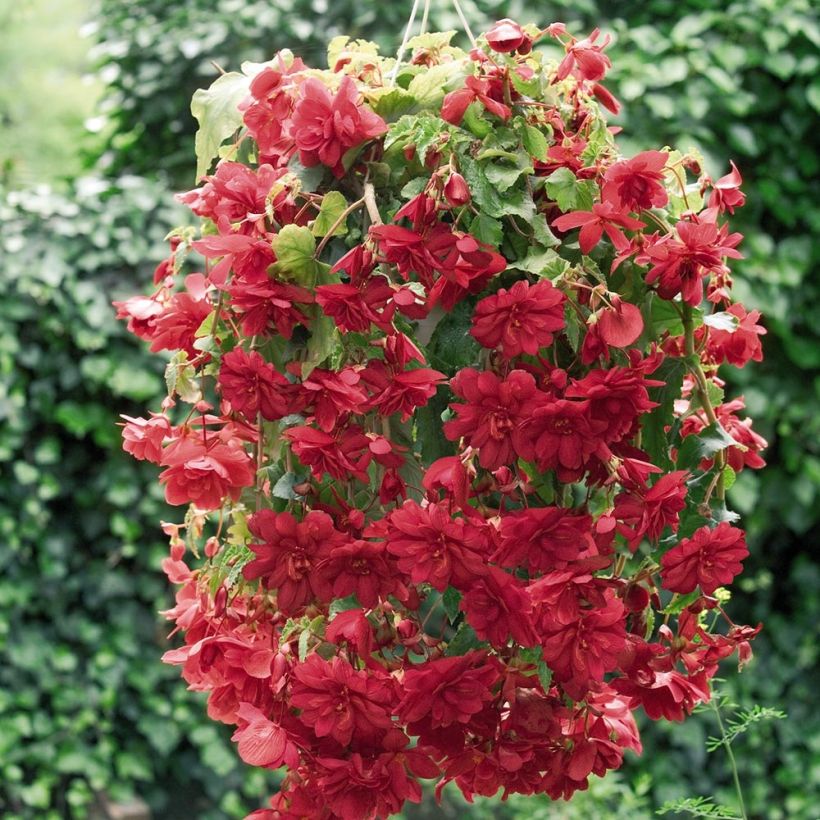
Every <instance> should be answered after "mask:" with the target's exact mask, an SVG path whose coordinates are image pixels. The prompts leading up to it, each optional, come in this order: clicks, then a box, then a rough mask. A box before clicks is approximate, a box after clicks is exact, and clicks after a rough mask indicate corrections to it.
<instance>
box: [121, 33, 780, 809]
mask: <svg viewBox="0 0 820 820" xmlns="http://www.w3.org/2000/svg"><path fill="white" fill-rule="evenodd" d="M453 34H454V32H444V33H431V34H423V35H420V36H417V37H415V38H412V39H410V40H409V42H408V43H406V45H407V48H406V49H402V53H403V52H405V51H406V53H407V55H408V57H407V59H406V61H405V60H402V59H401V57H402V54H400V56H399V58H397V59H393V58H386V57H382V56H380V55H379V53H378V50H377V48H376V46H375V45H373V44H372V43H369V42H364V41H352V40H350V39H348V38H346V37H338V38H335V39H334V40H333V41H332V42H331V43H330V47H329V52H328V56H329V60H328V65H329V67H328V68H327V69H315V68H311V67H309V66H307V65H306V64H305V63H303V62H302V60H301V59H299V58H298V57H295V56H294V55H292V54H291V53H290V52H280V53H278V54H277V55H276V56H275V57H274V58H273V59H272V60H271V61H270V62H268V63H264V64H244V65H243V66H242V72H241V73H228V74H223V76H220V77H219V78H218V79H217V80H216V81H215V83H214V84H213V85H212V86H211V88H210V89H208V90H207V91H200V92H197V94H196V95H195V98H194V102H193V105H192V110H193V112H194V114H195V115H196V116H197V118H198V120H199V123H200V130H199V133H198V135H197V142H196V149H197V158H198V171H197V176H198V183H199V186H198V187H196V188H195V189H194V190H191V191H189V192H187V193H184V194H181V195H180V197H179V198H180V199H181V201H182V202H184V203H185V204H187V205H188V206H189V208H190V209H191V211H192V212H193V213H194V214H195V215H196V216H197V217H199V218H200V219H201V224H200V227H199V228H197V229H193V228H190V227H183V228H180V229H179V230H177V231H174V232H173V233H172V234H171V235H170V237H169V240H170V255H169V256H168V258H167V260H166V261H165V262H163V263H162V264H161V265H160V266H159V267H158V268H157V271H156V275H155V277H154V283H153V289H152V291H151V292H150V294H148V295H144V296H136V297H133V298H131V299H128V300H126V301H123V302H120V303H117V307H118V311H119V315H120V316H121V317H122V318H123V319H126V320H127V321H128V326H129V328H130V329H131V330H132V331H133V332H134V333H135V334H136V335H137V336H139V337H140V338H142V339H144V340H146V341H148V342H150V344H151V349H152V350H153V351H157V352H160V351H170V354H169V361H168V365H167V371H166V381H167V386H168V398H167V400H166V401H165V402H164V404H163V406H162V407H161V408H156V409H155V411H154V412H151V413H150V414H149V416H148V417H147V418H130V417H127V418H126V419H125V422H124V427H123V435H124V447H125V449H126V450H128V451H129V452H131V453H133V455H134V456H135V457H136V458H140V459H145V460H148V461H152V462H154V463H156V464H157V465H158V466H159V467H160V468H161V472H160V473H159V481H160V482H161V483H162V485H163V486H164V488H165V494H166V499H167V501H168V502H169V503H170V504H172V505H179V506H180V507H183V508H187V511H186V512H184V515H183V514H182V513H181V514H180V518H181V519H182V520H181V521H179V522H178V523H166V524H164V525H163V526H164V529H165V531H166V533H167V534H168V535H169V536H170V541H171V543H170V555H169V557H168V559H167V560H166V562H165V566H164V569H165V571H166V573H167V575H168V577H169V578H170V580H171V582H172V583H174V584H176V585H178V586H179V590H178V592H177V596H176V605H175V606H174V607H173V608H171V609H169V610H168V611H167V612H166V613H165V615H166V617H167V618H168V619H169V620H171V621H172V622H173V623H174V630H173V632H174V633H179V635H180V636H181V637H182V639H183V642H182V645H181V646H179V648H177V649H173V650H171V651H169V652H168V653H166V655H165V660H166V662H168V663H172V664H177V665H179V666H180V667H181V670H182V674H183V677H184V678H185V680H186V681H187V682H188V684H189V686H190V687H191V688H193V689H195V690H200V691H204V692H207V693H208V713H209V715H210V716H211V717H212V718H213V719H214V720H218V721H222V722H224V723H227V724H230V725H232V726H235V727H236V729H235V733H234V736H233V737H234V740H235V741H236V743H237V750H238V754H239V755H240V756H241V758H242V759H243V760H244V761H245V762H246V763H247V764H248V765H251V766H259V767H265V768H269V769H276V768H279V767H286V772H285V775H284V780H283V782H282V786H281V790H280V791H279V792H278V793H277V794H276V795H275V796H274V797H273V798H271V801H270V806H269V807H267V808H263V809H260V810H259V811H258V812H255V813H254V814H253V815H252V816H253V817H255V818H328V819H330V818H343V820H361V818H374V817H387V816H390V815H392V814H394V813H396V812H398V811H400V809H401V808H402V805H403V804H404V803H405V801H408V800H409V801H413V802H417V801H419V800H420V799H421V796H422V787H421V783H422V781H430V782H431V783H434V784H435V791H436V794H439V795H440V792H441V789H442V788H443V787H444V786H445V785H446V784H448V783H450V782H454V783H455V785H456V786H457V787H458V788H459V789H460V790H461V792H462V793H463V794H464V796H465V797H466V798H467V799H468V800H472V799H473V798H474V797H475V796H477V795H484V796H488V795H493V794H496V793H497V792H498V791H499V790H501V791H502V792H503V795H505V796H506V795H508V794H512V793H520V794H540V793H544V794H547V795H549V797H551V798H553V799H559V798H563V799H568V798H570V797H571V796H572V794H573V793H574V792H575V791H576V790H578V789H585V788H586V787H587V784H588V780H589V777H590V776H591V775H596V776H603V775H604V774H605V773H606V772H607V771H608V770H611V769H617V768H618V767H619V766H620V765H621V763H622V761H623V757H624V754H625V752H626V751H627V750H632V751H633V752H636V753H640V751H641V741H640V737H639V733H638V729H637V726H636V722H635V719H634V715H633V713H634V712H635V710H638V709H642V710H643V711H644V712H645V713H646V715H647V716H648V717H649V718H651V719H653V720H660V719H665V720H670V721H681V720H683V719H684V718H685V717H686V716H687V715H688V714H689V713H691V711H692V710H693V708H694V707H695V706H696V705H697V704H699V703H704V702H707V701H709V699H710V679H711V678H712V677H713V676H714V675H715V673H716V672H717V670H718V665H719V662H720V661H721V660H723V659H725V658H727V657H729V656H730V655H733V654H734V653H736V652H737V654H738V658H739V660H740V662H741V663H743V662H746V661H747V660H748V659H749V657H750V654H751V653H750V647H749V641H750V639H751V638H753V637H754V635H755V634H756V632H757V630H758V629H759V627H756V628H751V627H746V626H740V625H736V624H735V623H733V622H732V621H731V619H730V617H729V615H728V614H727V613H726V611H725V609H724V604H725V602H726V600H727V599H728V593H727V591H726V590H725V587H726V585H728V584H730V583H731V582H732V580H733V579H734V578H735V577H736V576H737V575H738V574H739V573H740V572H741V571H742V562H743V559H744V558H745V557H746V556H747V555H748V550H747V548H746V543H745V538H744V532H743V530H742V529H740V527H739V526H738V521H737V519H738V517H737V515H735V514H734V513H732V512H731V511H730V510H729V509H728V508H727V507H726V503H725V494H726V490H727V488H728V487H729V486H730V485H731V483H732V482H733V481H734V479H735V476H736V474H737V473H738V472H739V471H740V470H743V469H746V468H758V467H761V466H762V465H763V460H762V458H761V456H760V451H761V449H762V448H763V447H764V446H765V441H763V440H762V439H761V438H760V436H759V435H757V434H756V433H755V432H754V430H753V429H752V425H751V422H750V421H749V420H748V419H746V418H742V417H741V415H739V414H740V413H741V411H742V410H743V400H742V398H739V397H738V398H732V399H725V398H724V394H723V382H722V381H721V379H720V377H719V376H718V368H719V366H721V365H723V364H724V363H727V364H729V365H732V366H735V367H743V366H745V365H746V364H747V363H748V362H749V361H750V360H755V361H758V360H760V358H761V344H760V336H761V335H762V334H763V333H765V330H764V329H763V328H762V327H761V326H760V325H759V324H758V321H759V318H760V316H759V314H758V313H757V312H755V311H752V312H747V311H746V309H745V308H744V307H743V306H742V305H741V304H739V303H738V302H736V301H734V300H733V298H732V295H731V284H732V280H731V275H730V271H729V268H728V266H727V260H730V259H736V258H738V257H739V256H740V252H739V251H738V249H737V246H738V244H739V243H740V240H741V236H740V235H739V234H737V233H733V232H732V231H731V230H730V228H729V226H728V219H729V217H730V216H731V214H732V213H734V210H735V209H736V208H738V207H741V206H742V205H743V202H744V194H743V193H741V191H740V185H741V176H740V172H739V171H738V169H737V168H736V167H735V166H734V165H732V167H731V170H730V172H729V173H727V174H726V176H724V177H722V178H720V179H718V180H713V179H711V178H710V177H709V176H708V175H707V174H706V173H704V171H703V170H702V167H701V161H700V158H699V157H698V156H697V154H696V153H695V152H690V153H687V154H681V153H679V152H675V151H671V150H669V149H667V148H662V149H658V148H657V147H655V148H652V149H650V150H646V151H644V152H642V153H639V154H638V155H637V156H634V157H624V156H622V155H621V154H620V153H619V150H618V146H617V142H616V135H617V132H618V129H617V128H615V127H611V126H609V125H607V121H606V119H605V116H604V113H603V111H602V107H603V108H604V109H607V110H609V111H611V112H617V110H618V108H619V103H618V101H617V100H616V99H615V98H614V96H613V95H612V94H611V93H610V92H609V91H608V90H607V89H606V87H605V86H604V85H602V84H601V83H602V81H603V80H604V79H605V76H606V73H607V71H608V70H609V69H610V67H611V63H610V60H609V57H608V56H607V55H606V53H605V48H606V46H607V45H608V38H607V37H602V36H601V34H600V32H598V31H595V32H593V33H592V34H591V35H590V36H589V37H587V38H585V39H582V40H578V39H576V38H575V37H573V36H571V35H570V34H569V33H568V32H567V31H566V29H565V27H564V26H563V25H562V24H560V23H553V24H552V25H550V26H548V27H547V28H544V29H539V28H537V27H535V26H520V25H519V24H517V23H515V22H513V21H511V20H503V21H500V22H499V23H497V24H496V25H495V26H493V28H492V29H491V30H490V31H489V32H487V33H486V34H485V35H482V36H481V37H480V38H478V39H477V40H476V41H474V42H473V47H472V48H471V50H470V51H469V52H464V51H463V50H461V49H459V48H456V47H454V46H453V45H451V40H452V37H453ZM545 40H546V41H552V42H553V43H554V44H557V45H558V46H559V47H560V48H561V49H562V51H563V55H564V56H563V58H562V59H560V60H551V59H547V58H546V57H545V56H544V52H542V51H541V50H539V48H538V44H539V42H541V41H545ZM172 634H173V633H172Z"/></svg>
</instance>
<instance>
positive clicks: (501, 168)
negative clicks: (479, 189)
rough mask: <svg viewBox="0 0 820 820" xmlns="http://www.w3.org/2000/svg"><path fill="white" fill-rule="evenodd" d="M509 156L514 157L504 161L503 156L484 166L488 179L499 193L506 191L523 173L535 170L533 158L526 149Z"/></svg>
mask: <svg viewBox="0 0 820 820" xmlns="http://www.w3.org/2000/svg"><path fill="white" fill-rule="evenodd" d="M505 153H506V152H505ZM507 157H512V159H508V160H507V162H504V161H503V159H502V158H499V159H498V160H497V161H495V162H489V163H487V165H486V166H485V168H484V173H485V174H486V175H487V179H488V180H489V181H490V183H492V184H493V185H494V186H495V188H496V190H497V191H499V193H504V192H505V191H507V190H508V189H510V188H512V186H513V185H515V183H516V182H518V180H519V178H520V177H521V176H522V174H531V173H532V171H533V168H532V160H531V159H530V157H529V155H528V154H526V153H525V152H524V151H519V152H517V153H515V154H507Z"/></svg>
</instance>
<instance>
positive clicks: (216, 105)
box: [191, 71, 250, 180]
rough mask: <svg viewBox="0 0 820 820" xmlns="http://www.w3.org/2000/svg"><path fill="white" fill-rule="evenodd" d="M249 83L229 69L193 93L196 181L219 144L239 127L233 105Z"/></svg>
mask: <svg viewBox="0 0 820 820" xmlns="http://www.w3.org/2000/svg"><path fill="white" fill-rule="evenodd" d="M249 85H250V78H249V77H246V76H245V75H244V74H239V73H238V72H236V71H232V72H230V73H229V74H223V75H222V76H221V77H217V79H216V80H215V81H214V82H213V83H212V84H211V87H210V88H199V89H197V90H196V91H195V92H194V96H193V99H192V100H191V113H192V114H193V115H194V117H195V118H196V120H197V122H198V123H199V130H198V131H197V132H196V137H195V140H194V149H195V151H196V178H197V180H199V179H200V178H201V177H202V176H203V174H206V173H208V170H209V168H210V167H211V162H212V161H213V159H214V157H216V156H218V154H219V147H220V146H221V145H222V143H223V142H224V141H225V140H226V139H227V138H228V137H230V136H231V134H233V133H234V131H236V130H237V128H240V127H241V126H242V112H241V111H239V110H238V108H237V106H238V105H239V103H241V102H242V100H243V99H245V97H246V96H247V94H248V87H249Z"/></svg>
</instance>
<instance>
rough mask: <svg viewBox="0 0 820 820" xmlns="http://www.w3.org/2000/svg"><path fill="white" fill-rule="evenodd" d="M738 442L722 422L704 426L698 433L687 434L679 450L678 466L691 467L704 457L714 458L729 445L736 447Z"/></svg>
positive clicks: (682, 467) (695, 465) (681, 467)
mask: <svg viewBox="0 0 820 820" xmlns="http://www.w3.org/2000/svg"><path fill="white" fill-rule="evenodd" d="M735 446H737V442H736V441H735V440H734V439H733V438H732V437H731V436H730V435H729V434H728V433H727V432H726V430H725V429H724V428H723V426H722V425H721V423H720V422H719V421H718V422H715V423H714V424H710V425H709V426H708V427H704V428H703V430H701V431H700V433H698V434H697V435H693V436H687V437H686V438H685V439H684V440H683V444H681V447H680V450H678V468H680V469H690V468H693V467H697V465H698V464H699V463H700V462H701V461H702V460H703V459H704V458H712V457H713V456H714V455H715V454H716V453H719V452H720V451H721V450H725V449H726V448H727V447H735Z"/></svg>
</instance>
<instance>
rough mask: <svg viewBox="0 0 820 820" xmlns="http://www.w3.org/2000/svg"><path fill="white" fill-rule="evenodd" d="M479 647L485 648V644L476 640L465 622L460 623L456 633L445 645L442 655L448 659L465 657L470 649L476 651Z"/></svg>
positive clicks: (476, 637) (473, 632) (475, 636)
mask: <svg viewBox="0 0 820 820" xmlns="http://www.w3.org/2000/svg"><path fill="white" fill-rule="evenodd" d="M480 646H486V644H485V643H483V642H482V641H479V640H478V636H477V635H476V634H475V631H474V630H473V628H472V627H471V626H470V625H469V624H468V623H467V622H466V621H462V623H461V626H459V628H458V631H457V632H456V634H455V635H453V637H452V638H451V639H450V641H449V643H448V644H447V649H445V650H444V654H445V655H447V656H448V657H452V656H453V655H466V654H467V653H468V652H469V651H470V650H471V649H477V648H478V647H480Z"/></svg>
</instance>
